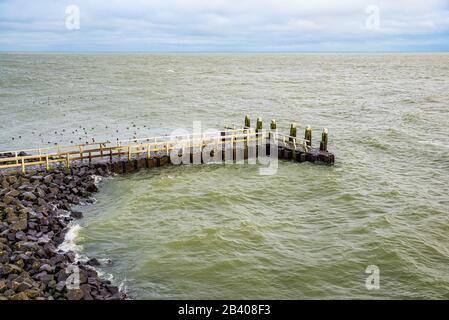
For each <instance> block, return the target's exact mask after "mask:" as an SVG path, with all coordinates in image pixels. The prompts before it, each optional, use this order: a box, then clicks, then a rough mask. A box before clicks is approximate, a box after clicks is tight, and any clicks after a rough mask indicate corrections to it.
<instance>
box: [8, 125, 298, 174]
mask: <svg viewBox="0 0 449 320" xmlns="http://www.w3.org/2000/svg"><path fill="white" fill-rule="evenodd" d="M266 139H271V140H273V141H276V142H277V143H280V144H284V145H287V144H288V145H290V146H292V147H293V148H295V149H296V147H297V138H296V137H290V136H287V135H283V134H280V133H277V132H276V131H261V132H256V131H254V130H253V129H232V130H225V131H216V132H211V133H200V134H187V135H178V136H161V137H152V138H140V139H133V140H119V141H117V142H115V144H113V143H111V142H110V141H106V142H100V143H91V144H76V145H70V146H57V147H47V148H38V149H27V150H20V151H16V150H14V151H5V152H0V154H5V153H10V154H13V155H14V156H13V157H8V158H0V169H7V168H21V171H22V172H25V169H26V167H30V166H45V168H46V169H47V170H48V169H49V168H50V166H51V165H52V164H54V163H61V164H65V166H67V167H70V166H71V164H72V162H73V161H82V160H85V159H88V160H89V162H91V161H92V159H95V158H105V157H108V158H109V160H110V162H112V160H113V158H114V157H122V156H124V155H126V156H127V158H128V160H131V159H132V157H133V155H136V154H145V155H146V156H147V157H148V158H149V157H151V154H152V153H157V152H164V151H165V153H166V155H169V152H170V151H171V150H174V149H177V150H179V149H181V148H203V147H205V146H209V145H212V144H216V146H217V147H218V146H223V145H226V144H236V143H240V142H245V143H249V142H253V141H260V140H266ZM303 145H304V148H306V143H303ZM20 152H26V153H27V155H25V156H19V153H20Z"/></svg>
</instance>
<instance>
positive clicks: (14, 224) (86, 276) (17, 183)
mask: <svg viewBox="0 0 449 320" xmlns="http://www.w3.org/2000/svg"><path fill="white" fill-rule="evenodd" d="M110 175H111V172H110V171H109V169H108V166H107V165H105V164H95V165H91V166H86V165H79V166H76V167H72V168H70V169H54V170H51V171H49V172H40V171H30V172H27V173H26V174H21V173H17V172H10V173H6V172H4V173H1V172H0V300H29V299H36V300H120V299H127V296H126V294H125V293H122V292H120V291H119V289H118V287H117V286H114V285H112V283H111V282H110V281H108V280H104V279H101V278H100V277H99V275H98V273H97V272H96V271H95V268H94V266H98V261H97V260H96V259H95V258H93V259H91V260H89V261H87V262H80V261H76V259H75V258H76V254H75V252H73V251H66V252H64V251H62V250H58V246H59V245H60V244H61V243H62V242H63V241H64V237H65V234H66V232H67V230H68V226H69V224H70V222H71V221H73V220H74V219H79V218H81V217H82V214H81V213H80V212H77V211H74V210H72V208H71V207H72V205H78V204H81V203H83V202H84V203H92V202H93V199H92V197H91V196H92V194H93V193H95V192H97V191H98V188H97V186H96V184H95V176H102V177H107V176H110Z"/></svg>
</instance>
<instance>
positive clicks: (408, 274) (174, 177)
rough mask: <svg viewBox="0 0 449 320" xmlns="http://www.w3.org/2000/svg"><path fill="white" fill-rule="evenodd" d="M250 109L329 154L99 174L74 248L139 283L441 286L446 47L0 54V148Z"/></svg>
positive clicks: (221, 292) (443, 294) (448, 262)
mask: <svg viewBox="0 0 449 320" xmlns="http://www.w3.org/2000/svg"><path fill="white" fill-rule="evenodd" d="M247 113H248V114H250V115H251V116H252V118H253V120H254V119H255V117H258V116H260V117H262V118H263V119H264V121H265V124H267V123H268V121H269V119H272V118H275V119H276V120H277V122H278V124H279V128H280V130H281V131H283V132H285V133H287V132H288V129H287V128H288V126H289V124H290V122H292V121H295V122H297V123H298V124H299V125H300V129H299V132H300V133H301V134H302V133H303V131H304V128H305V126H306V125H311V126H312V128H313V134H314V144H316V142H317V141H318V139H319V134H320V132H321V130H322V128H324V127H327V128H329V133H330V138H329V149H330V150H331V151H332V152H333V153H334V154H335V155H336V164H335V165H334V166H331V167H329V166H317V165H312V164H307V163H306V164H298V163H292V162H285V161H280V162H279V167H278V170H277V172H276V174H275V175H272V176H261V175H259V168H260V166H258V165H203V166H194V165H192V166H170V167H163V168H157V169H152V170H148V171H140V172H138V173H134V174H129V175H123V176H116V177H113V178H108V179H105V180H103V181H101V182H100V192H99V193H98V194H96V195H95V197H96V199H97V201H96V203H95V204H94V205H90V206H83V207H81V210H82V211H83V213H84V219H82V220H80V221H78V222H77V225H78V227H76V228H75V229H73V232H71V235H72V236H73V238H72V243H71V245H73V248H76V249H77V250H78V252H79V254H80V256H81V257H97V258H99V259H104V260H101V261H103V264H102V266H101V267H99V269H98V270H99V271H101V272H102V273H103V274H104V276H105V277H111V278H112V279H113V282H114V283H116V284H121V285H122V287H123V288H124V289H126V290H127V292H128V293H129V294H130V296H132V297H134V298H138V299H143V298H145V299H169V298H173V299H181V298H182V299H189V298H190V299H213V298H216V299H221V298H223V299H229V298H243V299H259V298H267V299H275V298H279V299H331V298H341V299H359V298H368V299H379V298H386V299H394V298H401V299H402V298H426V299H447V298H449V187H448V183H449V155H448V152H449V129H448V122H449V54H444V53H441V54H427V53H423V54H161V55H151V54H15V53H11V54H0V118H1V121H0V146H1V149H2V150H5V151H6V150H9V149H24V148H27V147H38V146H48V145H55V144H59V145H61V144H68V143H70V142H71V141H74V142H76V143H78V142H85V141H90V139H92V138H95V139H96V140H97V141H99V140H102V139H113V140H115V139H116V138H120V139H124V138H132V137H133V136H139V137H146V136H155V135H159V134H165V133H170V132H172V131H173V130H175V129H185V130H192V125H193V122H194V121H201V125H202V127H203V128H204V129H205V128H216V129H221V128H222V127H223V125H229V124H233V123H235V124H237V125H243V118H244V115H245V114H247ZM80 126H81V127H82V128H85V130H86V131H87V134H85V133H84V131H83V130H82V129H81V128H80ZM13 138H14V139H13ZM106 259H110V260H111V261H112V263H110V264H108V263H106V262H105V261H106ZM370 265H375V266H377V267H378V268H379V271H380V281H379V288H378V289H373V290H368V289H367V287H366V285H365V281H366V279H367V277H368V276H369V274H367V273H365V270H366V268H367V267H368V266H370Z"/></svg>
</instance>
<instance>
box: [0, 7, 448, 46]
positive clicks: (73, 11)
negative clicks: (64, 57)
mask: <svg viewBox="0 0 449 320" xmlns="http://www.w3.org/2000/svg"><path fill="white" fill-rule="evenodd" d="M78 10H79V11H78ZM78 12H79V15H78ZM78 18H79V19H78ZM78 22H79V23H78ZM0 50H1V51H449V0H390V1H388V0H338V1H337V0H334V1H331V0H135V1H133V0H96V1H92V0H90V1H89V0H71V1H65V0H34V1H33V0H29V1H26V0H0Z"/></svg>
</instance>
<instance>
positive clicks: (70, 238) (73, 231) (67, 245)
mask: <svg viewBox="0 0 449 320" xmlns="http://www.w3.org/2000/svg"><path fill="white" fill-rule="evenodd" d="M68 228H69V229H68V231H67V233H66V234H65V237H64V241H63V242H62V243H61V244H60V245H59V247H58V250H62V251H74V252H76V253H77V252H79V251H81V250H82V249H83V246H82V245H79V244H77V243H76V239H77V238H78V234H79V231H80V230H81V226H80V225H79V224H75V223H73V222H72V223H70V224H69V227H68Z"/></svg>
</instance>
